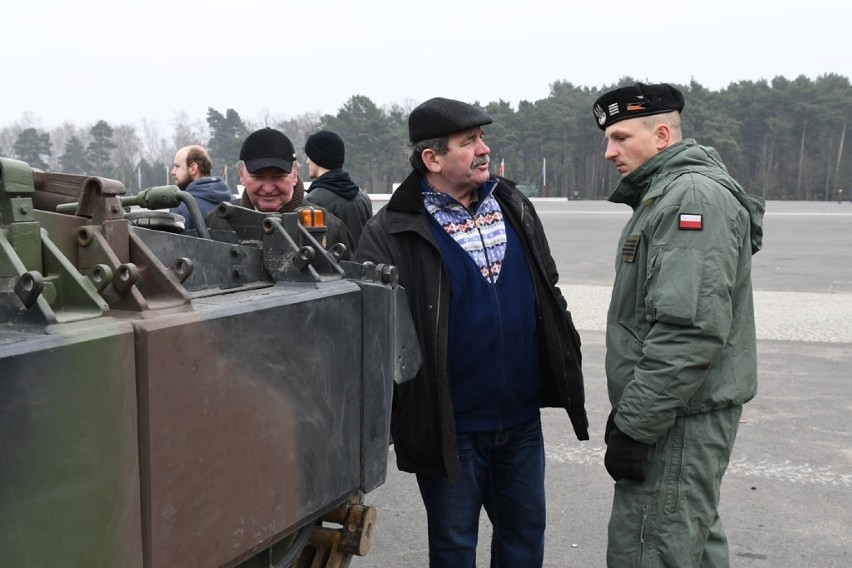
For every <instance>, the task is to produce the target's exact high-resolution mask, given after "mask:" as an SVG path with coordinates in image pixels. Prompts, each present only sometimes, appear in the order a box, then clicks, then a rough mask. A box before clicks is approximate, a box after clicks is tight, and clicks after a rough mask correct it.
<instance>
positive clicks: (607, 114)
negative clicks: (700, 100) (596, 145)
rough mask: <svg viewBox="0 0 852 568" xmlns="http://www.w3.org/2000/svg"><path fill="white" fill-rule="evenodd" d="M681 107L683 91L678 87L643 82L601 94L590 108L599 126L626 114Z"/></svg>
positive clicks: (615, 120)
mask: <svg viewBox="0 0 852 568" xmlns="http://www.w3.org/2000/svg"><path fill="white" fill-rule="evenodd" d="M673 110H677V111H681V110H683V95H682V94H681V92H680V91H678V90H677V89H675V88H674V87H672V86H671V85H667V84H666V83H660V84H659V85H643V84H642V83H636V84H635V85H632V86H630V87H621V88H620V89H615V90H614V91H609V92H608V93H604V94H603V95H601V96H600V97H599V98H598V100H596V101H595V106H594V109H593V112H594V114H595V120H597V122H598V127H600V129H601V130H606V128H607V127H608V126H609V125H611V124H615V123H616V122H619V121H621V120H627V119H628V118H636V117H637V116H650V115H652V114H662V113H664V112H671V111H673Z"/></svg>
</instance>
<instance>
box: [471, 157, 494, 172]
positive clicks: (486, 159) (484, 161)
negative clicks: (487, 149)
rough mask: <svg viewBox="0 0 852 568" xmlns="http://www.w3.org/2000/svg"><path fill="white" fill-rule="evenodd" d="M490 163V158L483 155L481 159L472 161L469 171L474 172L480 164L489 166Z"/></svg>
mask: <svg viewBox="0 0 852 568" xmlns="http://www.w3.org/2000/svg"><path fill="white" fill-rule="evenodd" d="M490 163H491V158H490V157H488V155H485V156H482V157H481V158H476V159H475V160H474V161H473V162H472V163H471V164H470V169H472V170H475V169H476V168H478V167H479V166H481V165H482V164H490Z"/></svg>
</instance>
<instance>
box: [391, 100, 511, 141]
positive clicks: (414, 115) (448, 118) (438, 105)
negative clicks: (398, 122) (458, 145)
mask: <svg viewBox="0 0 852 568" xmlns="http://www.w3.org/2000/svg"><path fill="white" fill-rule="evenodd" d="M492 122H494V119H493V118H491V117H490V116H488V115H487V114H485V113H484V112H483V111H481V110H480V109H478V108H476V107H475V106H473V105H469V104H467V103H463V102H461V101H454V100H452V99H444V98H441V97H435V98H434V99H429V100H428V101H426V102H425V103H422V104H421V105H419V106H418V107H417V108H415V109H414V110H412V111H411V114H410V115H408V139H409V140H410V141H411V142H419V141H420V140H428V139H429V138H440V137H442V136H449V135H450V134H455V133H456V132H461V131H462V130H467V129H468V128H473V127H474V126H482V125H484V124H491V123H492Z"/></svg>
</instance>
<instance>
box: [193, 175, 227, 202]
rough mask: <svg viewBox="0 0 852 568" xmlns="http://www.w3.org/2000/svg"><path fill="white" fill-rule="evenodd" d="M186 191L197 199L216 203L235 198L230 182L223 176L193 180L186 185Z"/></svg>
mask: <svg viewBox="0 0 852 568" xmlns="http://www.w3.org/2000/svg"><path fill="white" fill-rule="evenodd" d="M186 191H187V192H189V193H190V194H191V195H192V196H193V197H195V199H203V200H205V201H209V202H211V203H214V204H219V203H221V202H223V201H230V200H231V199H233V198H234V194H233V193H232V192H231V188H230V187H228V184H226V183H225V182H224V180H222V178H219V177H215V176H214V177H203V178H198V179H196V180H193V181H192V182H190V184H189V185H188V186H186Z"/></svg>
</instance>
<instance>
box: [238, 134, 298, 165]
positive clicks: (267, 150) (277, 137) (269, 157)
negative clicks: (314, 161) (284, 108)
mask: <svg viewBox="0 0 852 568" xmlns="http://www.w3.org/2000/svg"><path fill="white" fill-rule="evenodd" d="M240 159H241V160H242V161H243V162H245V164H246V169H247V170H248V172H249V173H250V174H253V173H254V172H256V171H257V170H261V169H263V168H270V167H272V168H278V169H281V170H284V171H285V172H287V173H290V170H292V169H293V161H295V159H296V149H295V148H293V143H292V142H290V139H289V138H287V136H285V135H284V133H283V132H279V131H278V130H275V129H274V128H268V127H267V128H261V129H260V130H255V131H254V132H252V133H251V134H249V135H248V136H247V137H246V139H245V141H244V142H243V146H242V148H240Z"/></svg>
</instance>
